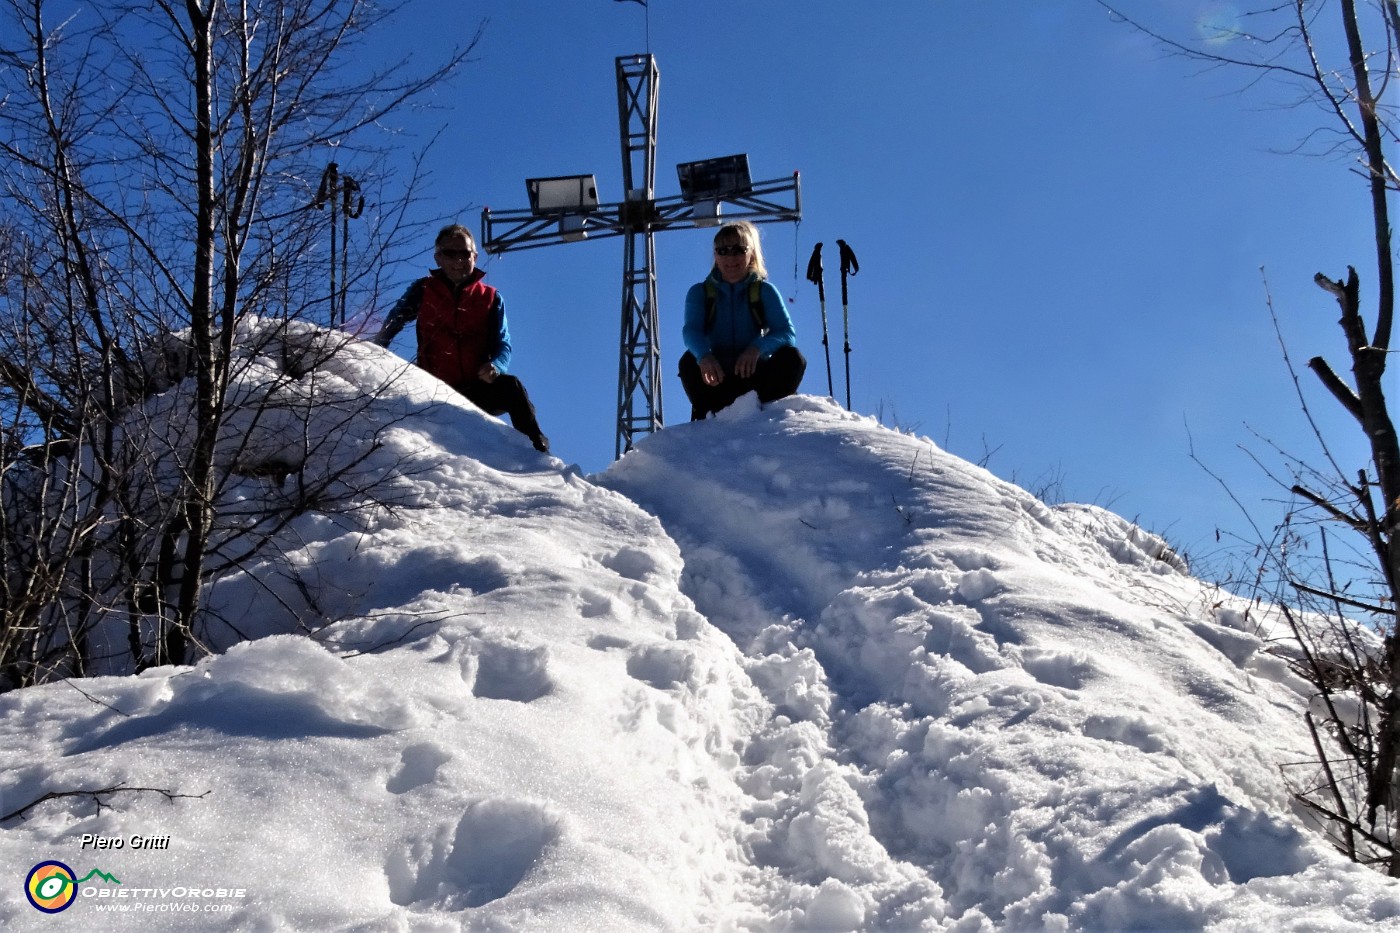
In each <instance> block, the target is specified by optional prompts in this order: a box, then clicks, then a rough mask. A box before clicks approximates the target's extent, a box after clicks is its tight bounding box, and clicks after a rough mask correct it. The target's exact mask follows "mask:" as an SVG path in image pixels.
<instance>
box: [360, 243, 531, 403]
mask: <svg viewBox="0 0 1400 933" xmlns="http://www.w3.org/2000/svg"><path fill="white" fill-rule="evenodd" d="M484 275H485V273H484V272H482V271H481V270H480V269H477V270H475V271H474V272H473V273H472V274H471V276H470V277H469V278H468V279H467V280H466V281H465V282H463V283H462V284H461V285H460V286H456V287H454V286H453V285H452V283H451V282H450V281H448V279H447V277H446V276H444V275H443V274H442V272H441V270H438V269H434V270H433V272H432V274H430V275H429V276H428V277H427V278H423V279H419V280H418V281H417V282H415V283H413V285H412V286H410V287H409V290H408V291H407V292H406V293H405V294H404V296H403V297H402V298H401V299H399V302H398V304H397V305H396V306H395V307H394V310H393V311H392V312H391V313H390V314H389V318H388V320H386V321H385V326H384V329H383V330H382V331H381V332H380V334H379V336H378V337H377V338H376V339H375V342H376V343H379V344H381V345H382V346H387V345H388V344H389V341H390V340H392V339H393V335H394V334H395V333H397V332H398V331H399V329H400V328H402V327H403V326H404V325H405V324H407V323H408V322H409V321H411V320H413V319H415V318H417V320H418V365H419V366H420V367H422V368H423V369H425V370H427V371H428V372H430V373H432V374H433V375H434V376H436V377H438V378H439V379H441V380H442V381H443V382H446V383H447V384H448V385H460V384H462V383H464V382H469V381H471V380H474V379H476V378H477V372H478V371H479V370H480V369H481V367H482V365H483V364H485V363H491V364H492V365H494V366H495V367H496V371H497V372H502V373H503V372H505V371H506V367H507V366H508V365H509V364H510V356H511V347H510V331H509V329H508V328H507V326H506V319H505V303H504V302H503V301H502V300H501V295H500V293H499V292H498V291H496V289H495V288H492V287H491V286H490V285H487V284H486V283H484V282H483V281H481V280H482V278H483V277H484Z"/></svg>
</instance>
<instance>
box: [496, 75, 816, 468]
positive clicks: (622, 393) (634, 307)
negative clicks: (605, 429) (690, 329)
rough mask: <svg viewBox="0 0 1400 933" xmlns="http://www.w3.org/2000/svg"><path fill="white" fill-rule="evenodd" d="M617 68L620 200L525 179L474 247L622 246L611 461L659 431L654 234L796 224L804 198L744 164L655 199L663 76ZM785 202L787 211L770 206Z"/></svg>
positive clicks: (563, 183) (582, 179)
mask: <svg viewBox="0 0 1400 933" xmlns="http://www.w3.org/2000/svg"><path fill="white" fill-rule="evenodd" d="M616 66H617V110H618V120H619V128H620V130H621V136H622V183H623V191H624V200H622V201H620V202H617V203H610V204H599V203H598V198H597V192H596V185H595V183H594V181H593V177H592V176H591V175H582V176H566V177H560V178H544V179H528V180H527V182H526V185H527V187H528V189H529V191H530V199H531V206H530V208H529V209H528V210H516V211H492V210H491V209H490V208H487V209H486V210H484V211H482V212H481V236H482V244H481V245H482V249H484V250H486V252H488V253H491V254H493V255H496V254H499V253H506V252H510V251H513V250H522V249H535V248H538V247H541V246H552V245H554V244H556V243H571V242H576V241H578V240H582V239H587V238H590V237H592V238H598V237H609V236H621V237H625V240H624V247H623V253H622V265H623V272H622V341H621V355H620V360H619V364H618V377H617V441H616V445H615V447H614V451H613V456H614V457H620V456H622V454H623V453H625V452H627V451H629V450H631V449H632V447H633V442H634V441H635V440H636V439H637V438H638V437H639V436H641V435H645V434H649V433H652V432H654V431H656V430H658V429H659V428H660V427H661V426H662V424H663V423H664V418H663V414H662V402H661V368H660V367H661V344H660V340H659V338H658V331H657V301H656V247H655V243H654V241H653V234H654V233H655V232H656V231H658V230H666V229H669V228H671V227H679V226H683V225H684V226H714V225H717V224H719V223H721V222H722V220H749V221H752V222H754V223H772V222H776V221H798V220H801V219H802V190H801V185H800V178H799V176H798V175H797V174H796V173H793V175H792V176H791V177H790V178H780V179H775V180H773V181H766V182H751V181H749V178H748V161H747V158H746V157H744V156H729V157H726V158H724V159H714V160H707V161H705V162H689V163H683V164H681V165H680V166H678V172H679V174H680V179H681V187H682V194H680V195H676V196H672V197H668V198H661V199H658V198H657V197H656V109H657V108H656V105H657V93H658V87H659V84H660V80H661V75H660V72H659V71H657V68H656V59H655V58H654V57H653V56H651V55H649V54H647V55H624V56H620V57H618V58H617V59H616ZM789 192H790V193H791V203H790V204H786V203H779V202H778V201H776V200H774V198H775V197H778V196H782V195H786V194H787V193H789ZM561 193H562V195H563V196H562V197H560V196H558V195H560V194H561ZM723 208H728V209H729V210H727V211H725V210H723ZM721 215H723V216H722V217H721Z"/></svg>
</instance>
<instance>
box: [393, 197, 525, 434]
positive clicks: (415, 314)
mask: <svg viewBox="0 0 1400 933" xmlns="http://www.w3.org/2000/svg"><path fill="white" fill-rule="evenodd" d="M433 258H434V259H436V260H437V263H438V267H437V268H436V269H433V270H432V271H431V272H429V273H428V275H427V277H425V278H421V279H419V280H418V281H416V282H414V283H413V284H412V285H410V286H409V287H408V291H406V292H404V294H403V297H402V298H400V299H399V300H398V303H397V304H395V305H394V308H393V310H392V311H390V312H389V316H388V317H387V318H385V320H384V326H383V328H381V329H380V331H379V333H378V334H377V335H376V336H375V338H374V342H375V343H377V344H379V345H380V346H381V347H387V346H388V345H389V343H390V341H392V340H393V339H394V335H396V334H397V333H398V332H399V331H401V330H403V328H404V326H405V325H406V324H408V323H409V322H411V321H414V320H416V321H417V322H418V365H419V366H420V367H422V368H423V369H425V370H427V371H428V372H429V373H432V374H433V375H434V376H437V377H438V378H439V379H441V380H442V381H443V382H445V383H447V384H448V385H450V386H451V387H452V388H454V389H456V390H457V391H458V392H460V393H461V394H462V395H464V396H466V397H467V398H468V399H469V400H470V401H471V402H472V404H474V405H476V406H477V407H478V408H480V409H481V410H482V411H485V412H487V413H489V414H492V415H501V414H508V415H510V423H511V424H512V425H514V426H515V429H516V430H517V431H519V432H520V433H521V434H524V435H525V436H526V437H528V438H529V439H530V443H531V444H533V445H534V447H535V449H536V450H538V451H541V452H543V453H548V452H549V438H547V437H545V436H544V434H543V432H541V431H540V425H539V422H538V421H537V420H536V419H535V406H534V405H533V404H531V402H530V396H529V394H528V393H527V392H526V391H525V385H524V383H522V382H521V381H520V380H519V379H518V378H516V377H515V376H510V375H507V374H506V367H507V366H509V365H510V355H511V348H510V328H509V326H507V324H506V308H505V302H504V301H503V300H502V298H501V293H500V292H498V291H497V290H496V289H494V288H492V287H491V286H490V285H487V284H486V283H485V282H483V281H482V278H483V277H484V276H485V275H486V273H484V272H482V271H481V270H480V269H478V268H477V267H476V241H475V240H473V239H472V235H471V231H470V230H468V229H467V228H466V227H463V226H462V225H460V224H452V225H450V226H447V227H443V228H442V230H440V231H439V232H438V235H437V240H436V241H435V249H434V252H433Z"/></svg>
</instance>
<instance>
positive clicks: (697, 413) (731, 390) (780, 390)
mask: <svg viewBox="0 0 1400 933" xmlns="http://www.w3.org/2000/svg"><path fill="white" fill-rule="evenodd" d="M805 372H807V358H806V357H804V356H803V355H802V351H800V350H798V349H797V348H796V347H781V348H779V349H778V350H777V351H776V352H774V354H773V355H772V356H770V357H768V359H766V360H759V361H758V367H757V368H756V369H755V370H754V373H753V375H752V376H750V377H749V378H747V379H740V378H739V377H738V376H736V375H734V367H733V366H726V367H724V381H723V382H721V383H720V384H719V385H717V386H711V385H706V384H705V380H704V378H703V377H702V376H701V375H700V363H699V362H698V361H697V360H696V359H695V355H694V354H692V353H690V352H689V351H687V352H686V354H685V356H682V357H681V362H680V377H681V385H682V386H684V387H685V394H686V396H687V397H689V399H690V419H691V420H692V421H699V420H701V419H702V418H704V417H705V416H706V415H709V414H710V413H711V412H716V411H719V410H720V409H722V408H728V407H729V406H730V405H732V404H734V401H735V400H736V399H738V398H739V397H740V396H741V395H745V394H746V393H749V392H757V393H758V400H759V401H760V402H772V401H776V400H777V399H780V398H787V397H788V396H789V395H792V394H793V393H794V392H796V391H797V387H798V386H800V385H801V384H802V375H803V374H804V373H805Z"/></svg>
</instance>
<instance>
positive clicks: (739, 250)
mask: <svg viewBox="0 0 1400 933" xmlns="http://www.w3.org/2000/svg"><path fill="white" fill-rule="evenodd" d="M748 251H749V248H748V247H747V246H716V247H715V255H716V256H742V255H744V254H745V253H747V252H748Z"/></svg>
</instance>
